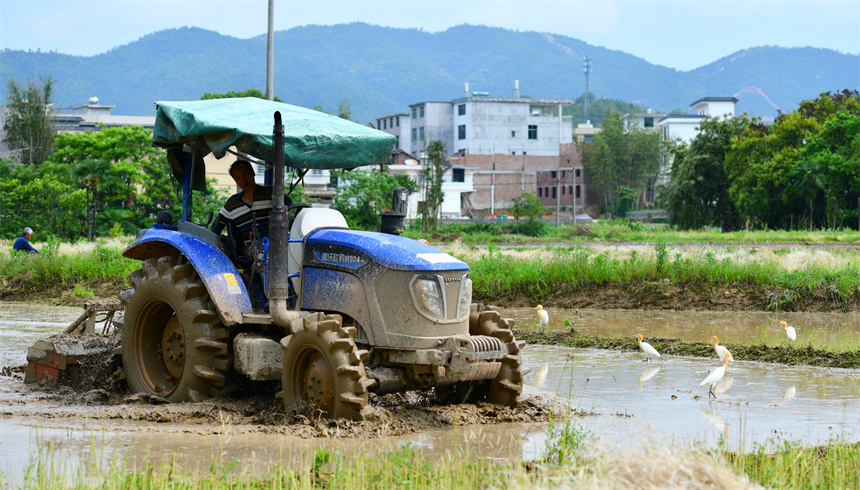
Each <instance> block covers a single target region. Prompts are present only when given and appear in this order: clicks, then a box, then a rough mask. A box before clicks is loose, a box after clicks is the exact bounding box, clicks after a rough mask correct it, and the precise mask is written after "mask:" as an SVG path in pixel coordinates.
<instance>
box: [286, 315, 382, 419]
mask: <svg viewBox="0 0 860 490" xmlns="http://www.w3.org/2000/svg"><path fill="white" fill-rule="evenodd" d="M342 323H343V320H342V319H341V316H340V315H324V314H322V313H314V314H312V315H308V316H307V317H305V318H304V319H303V322H302V326H300V327H298V328H297V329H296V330H294V331H293V332H292V334H290V335H288V336H286V337H284V338H283V339H282V340H281V346H282V347H283V349H284V370H283V378H282V391H281V393H279V394H278V396H280V397H282V398H283V399H284V408H285V409H286V411H287V412H296V413H308V414H310V415H311V416H313V417H315V416H320V417H324V418H332V419H340V418H344V419H350V420H361V419H363V418H366V417H367V414H368V412H369V411H370V407H369V406H368V404H367V403H368V400H367V396H368V391H367V388H368V386H370V385H371V384H373V381H371V380H370V379H368V378H367V374H366V372H365V370H364V363H363V360H364V358H365V357H366V356H367V351H366V350H358V348H357V347H356V345H355V332H356V330H355V327H343V326H342Z"/></svg>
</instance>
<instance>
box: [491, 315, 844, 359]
mask: <svg viewBox="0 0 860 490" xmlns="http://www.w3.org/2000/svg"><path fill="white" fill-rule="evenodd" d="M547 311H548V312H549V326H548V327H545V328H547V329H549V330H566V329H567V328H569V327H567V326H565V325H564V320H565V318H567V319H569V320H570V321H571V322H573V323H574V328H575V329H576V331H577V332H579V333H582V334H584V335H595V336H599V337H621V336H632V335H634V334H637V333H641V334H642V335H644V336H645V337H660V338H673V339H681V340H686V341H696V340H701V341H706V339H707V338H708V337H710V336H712V335H716V336H717V337H718V338H719V339H720V342H721V343H745V344H749V343H754V344H758V343H765V344H767V345H784V344H785V343H786V335H785V332H784V331H781V330H779V322H780V321H781V320H784V321H785V322H786V323H788V325H791V326H793V327H794V328H795V329H796V330H797V342H796V345H803V346H805V345H807V344H811V345H812V346H813V347H817V348H823V349H830V350H849V349H860V315H858V314H856V313H767V312H753V311H741V312H730V311H653V310H582V311H580V312H577V311H576V310H571V309H561V308H559V309H554V308H548V309H547ZM503 316H507V317H510V318H513V319H514V320H516V324H515V328H516V329H518V330H524V331H526V330H536V329H538V328H539V325H538V318H537V313H536V312H535V310H533V309H523V308H509V309H504V310H503Z"/></svg>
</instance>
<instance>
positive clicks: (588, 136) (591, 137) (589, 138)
mask: <svg viewBox="0 0 860 490" xmlns="http://www.w3.org/2000/svg"><path fill="white" fill-rule="evenodd" d="M593 139H594V135H593V134H586V135H585V141H591V140H593Z"/></svg>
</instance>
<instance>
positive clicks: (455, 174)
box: [451, 168, 466, 182]
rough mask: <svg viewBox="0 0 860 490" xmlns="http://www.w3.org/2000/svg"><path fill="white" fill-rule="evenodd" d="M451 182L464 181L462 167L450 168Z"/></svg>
mask: <svg viewBox="0 0 860 490" xmlns="http://www.w3.org/2000/svg"><path fill="white" fill-rule="evenodd" d="M451 172H452V173H451V182H466V170H465V169H462V168H452V169H451Z"/></svg>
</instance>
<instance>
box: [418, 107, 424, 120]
mask: <svg viewBox="0 0 860 490" xmlns="http://www.w3.org/2000/svg"><path fill="white" fill-rule="evenodd" d="M418 110H419V111H420V112H419V113H418V117H424V106H423V105H422V106H421V107H419V108H418Z"/></svg>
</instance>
